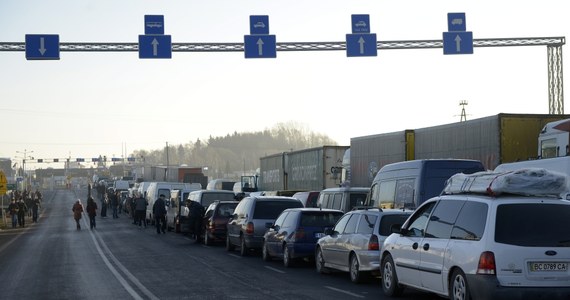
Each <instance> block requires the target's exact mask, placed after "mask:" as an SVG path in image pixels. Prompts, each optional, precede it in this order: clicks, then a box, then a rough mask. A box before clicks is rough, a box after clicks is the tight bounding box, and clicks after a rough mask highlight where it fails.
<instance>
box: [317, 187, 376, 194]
mask: <svg viewBox="0 0 570 300" xmlns="http://www.w3.org/2000/svg"><path fill="white" fill-rule="evenodd" d="M368 191H370V188H369V187H337V188H328V189H324V190H322V191H321V193H322V192H368Z"/></svg>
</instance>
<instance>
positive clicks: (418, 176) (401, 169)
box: [365, 159, 485, 209]
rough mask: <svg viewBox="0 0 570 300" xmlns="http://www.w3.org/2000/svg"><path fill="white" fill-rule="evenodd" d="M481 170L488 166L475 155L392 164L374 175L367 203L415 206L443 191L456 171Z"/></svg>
mask: <svg viewBox="0 0 570 300" xmlns="http://www.w3.org/2000/svg"><path fill="white" fill-rule="evenodd" d="M479 171H485V167H484V166H483V164H482V163H481V162H480V161H478V160H471V159H418V160H409V161H402V162H397V163H392V164H388V165H385V166H384V167H382V168H381V169H380V171H378V173H377V174H376V177H374V180H373V181H372V186H371V187H370V193H369V194H368V198H367V199H366V203H365V204H366V205H367V206H372V207H379V208H383V209H386V208H408V209H415V208H416V207H418V206H419V205H420V204H422V203H423V202H424V201H426V200H427V199H429V198H431V197H435V196H438V195H439V194H441V191H442V190H443V188H444V187H445V182H446V181H447V179H449V178H450V177H451V176H452V175H454V174H456V173H464V174H472V173H475V172H479Z"/></svg>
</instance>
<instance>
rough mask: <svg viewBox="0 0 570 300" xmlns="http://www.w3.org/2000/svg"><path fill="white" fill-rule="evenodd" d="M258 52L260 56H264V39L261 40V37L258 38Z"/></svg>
mask: <svg viewBox="0 0 570 300" xmlns="http://www.w3.org/2000/svg"><path fill="white" fill-rule="evenodd" d="M256 44H257V54H258V55H259V56H263V41H262V40H261V38H259V39H258V40H257V43H256Z"/></svg>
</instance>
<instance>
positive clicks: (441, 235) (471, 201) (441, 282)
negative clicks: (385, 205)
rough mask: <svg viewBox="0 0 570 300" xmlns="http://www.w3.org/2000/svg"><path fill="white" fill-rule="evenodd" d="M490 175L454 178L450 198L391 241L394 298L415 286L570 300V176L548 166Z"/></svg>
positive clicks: (452, 293) (469, 294) (388, 286)
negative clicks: (569, 191) (565, 195)
mask: <svg viewBox="0 0 570 300" xmlns="http://www.w3.org/2000/svg"><path fill="white" fill-rule="evenodd" d="M485 173H488V172H485ZM458 176H459V177H458ZM461 176H463V177H465V178H464V179H463V181H461V180H460V181H459V182H457V184H455V186H456V187H457V189H455V188H453V186H454V183H453V182H454V180H455V179H458V178H461ZM477 176H479V177H477ZM490 176H494V177H489V176H487V175H485V174H480V173H475V174H474V175H472V176H468V175H464V174H457V176H456V175H454V176H453V177H452V178H451V181H450V182H448V186H447V187H446V189H445V192H446V194H445V195H441V196H438V197H435V198H431V199H429V200H428V201H426V202H425V203H423V204H422V205H421V206H420V207H418V209H417V210H416V211H415V212H414V214H413V215H412V216H411V217H410V218H409V219H408V220H407V221H406V223H404V225H403V226H402V227H401V229H399V230H398V229H395V230H394V231H395V233H394V234H392V235H390V237H388V238H387V239H386V241H385V242H384V247H383V248H382V253H381V257H380V258H381V261H382V267H381V269H382V289H383V291H384V293H385V294H386V295H389V296H395V295H398V294H401V293H402V290H403V289H404V287H410V288H415V289H419V290H423V291H428V292H431V293H436V294H439V295H442V296H446V297H449V298H450V299H459V300H463V299H470V298H472V299H570V270H569V267H570V218H569V217H568V216H570V201H567V200H563V199H561V198H560V193H562V191H564V190H566V188H567V187H566V186H567V184H568V178H567V177H566V176H565V175H562V174H559V175H552V174H548V172H546V170H544V169H542V171H530V172H529V170H524V171H520V172H519V171H516V172H511V173H502V174H499V175H497V173H496V174H495V175H490ZM455 181H457V180H455ZM478 182H479V183H478ZM466 183H467V184H466ZM501 183H502V184H503V186H498V187H497V185H500V184H501ZM513 188H516V189H513ZM530 188H534V191H533V190H532V189H530ZM465 189H467V190H465ZM498 190H501V191H502V193H501V194H499V193H497V191H498ZM489 193H490V194H491V195H489ZM535 193H539V194H540V195H539V196H532V194H535ZM517 194H525V195H524V196H523V195H521V196H519V195H517Z"/></svg>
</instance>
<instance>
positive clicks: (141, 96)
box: [0, 0, 570, 159]
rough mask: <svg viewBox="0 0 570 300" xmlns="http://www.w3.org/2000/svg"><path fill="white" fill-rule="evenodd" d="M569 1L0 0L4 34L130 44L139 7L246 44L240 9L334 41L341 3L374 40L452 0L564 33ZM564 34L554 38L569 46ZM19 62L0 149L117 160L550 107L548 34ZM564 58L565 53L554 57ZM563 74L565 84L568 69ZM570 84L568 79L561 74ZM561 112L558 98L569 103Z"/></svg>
mask: <svg viewBox="0 0 570 300" xmlns="http://www.w3.org/2000/svg"><path fill="white" fill-rule="evenodd" d="M567 5H568V1H562V0H558V1H549V0H545V1H520V0H519V1H511V0H508V1H504V0H499V1H497V0H479V1H472V0H471V1H464V0H460V1H458V0H453V1H440V0H438V1H425V0H410V1H404V0H402V1H383V0H343V1H337V0H310V1H308V0H302V1H301V0H227V1H222V0H208V1H204V0H200V1H195V0H180V1H178V0H163V1H158V0H152V1H147V0H120V1H117V0H96V1H87V0H50V1H45V0H37V1H36V0H2V1H0V28H1V29H0V42H24V37H25V35H26V34H59V37H60V42H62V43H64V42H97V43H103V42H114V43H117V42H119V43H120V42H124V43H136V42H137V41H138V35H139V34H144V15H164V21H165V27H164V28H165V33H166V34H169V35H171V36H172V42H173V43H192V42H196V43H197V42H212V43H214V42H215V43H222V42H225V43H231V42H238V43H242V42H243V39H244V35H246V34H249V16H250V15H268V16H269V29H270V33H271V34H275V35H276V37H277V42H341V41H344V40H345V35H346V34H347V33H350V32H351V15H352V14H369V15H370V27H371V32H373V33H376V34H377V37H378V40H380V41H395V40H429V39H441V38H442V32H444V31H447V13H449V12H465V13H466V25H467V30H468V31H472V32H473V37H474V38H475V39H478V38H513V37H559V36H569V35H570V34H569V33H570V16H569V14H568V12H569V10H568V9H567ZM566 47H567V46H564V48H563V49H564V50H566ZM60 57H61V59H60V60H57V61H28V60H26V58H25V53H24V52H0V116H1V120H2V124H3V129H4V130H3V131H2V132H3V134H2V139H1V142H0V143H1V146H0V157H12V158H14V157H20V158H21V157H22V156H23V155H22V154H19V153H17V151H19V152H24V150H25V151H27V153H28V154H30V153H31V152H30V151H33V154H31V155H33V156H34V157H35V158H45V159H49V158H64V157H68V156H69V157H72V158H77V157H84V158H91V157H97V156H99V155H107V156H108V157H112V156H115V157H120V156H121V155H122V154H123V153H124V152H125V149H126V152H127V153H130V152H131V151H133V150H135V149H147V150H154V149H158V148H162V147H164V146H165V143H166V142H168V143H169V144H170V145H177V144H181V143H188V142H189V141H192V142H194V141H196V139H198V138H200V139H202V140H206V139H208V137H209V136H224V135H226V134H231V133H233V132H235V131H237V132H254V131H262V130H264V129H268V128H272V127H273V126H274V125H275V124H277V123H279V122H289V121H294V122H297V123H300V124H302V125H304V126H306V127H307V128H308V129H309V130H312V131H315V132H317V133H322V134H326V135H328V136H330V137H331V138H333V139H334V140H336V141H337V142H338V143H339V144H340V145H350V139H351V138H352V137H359V136H366V135H372V134H379V133H386V132H394V131H400V130H404V129H414V128H422V127H428V126H434V125H441V124H448V123H453V122H458V121H459V120H460V113H461V106H460V105H459V103H460V101H461V100H467V101H468V103H469V104H468V105H467V106H466V112H467V118H468V119H474V118H480V117H485V116H490V115H495V114H498V113H538V114H547V113H548V91H547V87H548V74H547V64H546V62H547V51H546V47H545V46H533V47H503V48H475V49H474V54H472V55H443V50H442V49H430V50H380V51H378V56H377V57H356V58H352V57H351V58H348V57H347V55H346V52H345V51H318V52H282V51H278V52H277V58H272V59H245V58H244V53H243V52H233V53H229V52H228V53H194V52H173V53H172V59H145V60H142V59H139V58H138V53H137V52H124V53H120V52H61V53H60ZM564 62H565V66H564V69H566V70H570V66H569V65H568V64H569V63H570V59H566V60H564ZM568 78H570V77H568V76H567V81H568ZM565 87H566V94H567V95H568V94H569V92H568V89H567V87H568V83H566V84H565ZM566 112H567V113H568V109H567V110H566Z"/></svg>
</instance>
